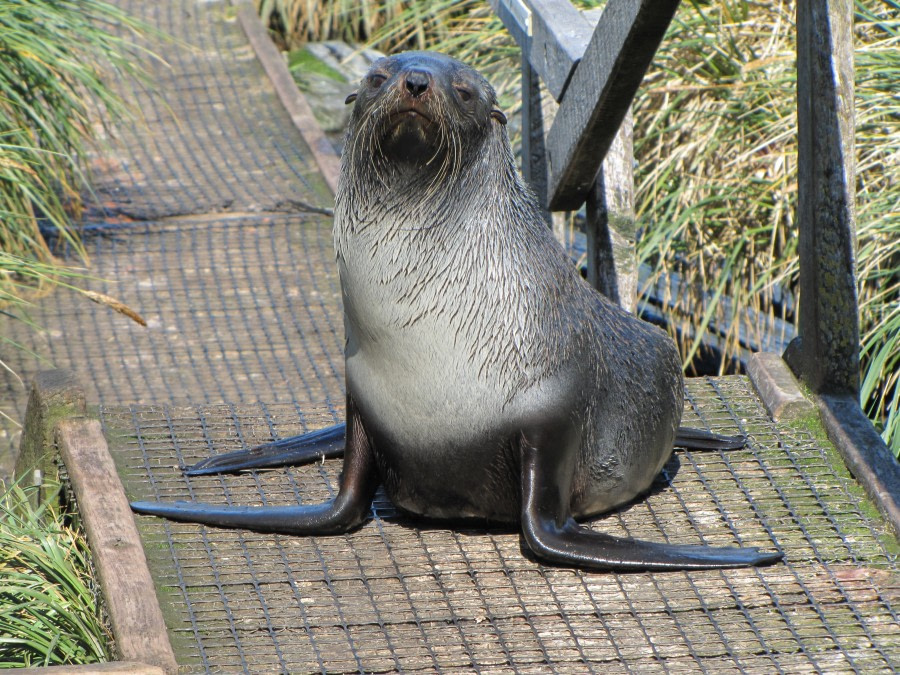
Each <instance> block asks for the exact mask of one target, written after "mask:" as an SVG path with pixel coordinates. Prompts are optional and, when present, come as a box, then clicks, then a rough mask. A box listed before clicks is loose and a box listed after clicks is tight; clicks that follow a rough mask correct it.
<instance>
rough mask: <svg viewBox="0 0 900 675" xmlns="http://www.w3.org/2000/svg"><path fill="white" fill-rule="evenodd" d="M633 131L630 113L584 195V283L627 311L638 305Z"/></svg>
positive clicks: (631, 310) (632, 310)
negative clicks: (585, 196) (585, 199)
mask: <svg viewBox="0 0 900 675" xmlns="http://www.w3.org/2000/svg"><path fill="white" fill-rule="evenodd" d="M632 127H633V125H632V119H631V114H630V112H629V114H628V115H626V117H625V119H624V120H623V122H622V126H621V127H620V128H619V132H618V133H617V134H616V136H615V138H614V139H613V143H612V145H611V146H610V149H609V152H607V153H606V157H605V158H604V159H603V164H602V165H601V167H600V172H599V173H598V174H597V179H596V181H594V186H593V187H592V188H591V190H590V191H589V192H588V199H587V205H586V206H587V208H586V210H585V216H586V219H585V234H586V235H587V258H588V259H587V272H588V282H589V283H590V284H591V285H592V286H593V287H594V288H596V289H597V290H598V291H600V292H601V293H603V294H604V295H605V296H606V297H608V298H609V299H610V300H612V301H613V302H616V303H618V304H619V305H620V306H621V307H622V308H623V309H625V310H627V311H629V312H634V310H635V307H636V305H637V255H636V254H635V220H634V142H633V135H634V134H633V128H632Z"/></svg>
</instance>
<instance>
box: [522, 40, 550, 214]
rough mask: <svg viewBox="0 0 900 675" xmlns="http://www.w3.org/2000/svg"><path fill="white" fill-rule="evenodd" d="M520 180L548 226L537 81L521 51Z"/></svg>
mask: <svg viewBox="0 0 900 675" xmlns="http://www.w3.org/2000/svg"><path fill="white" fill-rule="evenodd" d="M522 178H524V179H525V182H526V183H528V185H529V186H531V189H532V190H534V194H535V196H536V197H537V199H538V203H539V204H540V205H541V215H543V216H544V220H545V221H546V223H547V227H552V221H551V218H550V212H549V211H548V210H547V152H546V148H545V145H544V112H543V108H542V106H541V81H540V79H539V78H538V74H537V72H536V71H535V70H534V69H533V68H532V67H531V64H529V62H528V58H527V56H526V55H525V52H524V51H523V52H522Z"/></svg>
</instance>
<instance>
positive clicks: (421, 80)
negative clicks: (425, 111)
mask: <svg viewBox="0 0 900 675" xmlns="http://www.w3.org/2000/svg"><path fill="white" fill-rule="evenodd" d="M405 80H406V91H408V92H409V93H410V94H411V95H412V97H413V98H419V97H420V96H421V95H422V94H424V93H425V92H426V91H428V87H429V85H430V84H431V76H430V75H429V74H428V73H426V72H424V71H421V70H411V71H409V72H408V73H406V77H405Z"/></svg>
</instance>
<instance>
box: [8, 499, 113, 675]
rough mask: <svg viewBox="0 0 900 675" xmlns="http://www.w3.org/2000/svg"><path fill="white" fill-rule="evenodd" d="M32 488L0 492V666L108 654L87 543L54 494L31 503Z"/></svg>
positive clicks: (92, 660)
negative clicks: (69, 521)
mask: <svg viewBox="0 0 900 675" xmlns="http://www.w3.org/2000/svg"><path fill="white" fill-rule="evenodd" d="M37 489H38V488H29V489H23V488H21V487H19V486H13V487H12V488H10V489H8V490H6V491H5V492H3V493H2V494H0V668H15V667H26V666H32V667H34V666H50V665H61V664H79V663H96V662H100V661H107V660H109V656H110V655H109V652H108V647H107V645H108V644H110V642H111V635H110V633H109V631H108V629H107V627H106V625H105V624H104V621H103V619H102V613H101V611H100V607H99V599H98V593H97V590H96V588H95V587H94V584H93V581H92V579H91V577H90V575H89V573H88V570H89V569H90V553H89V551H88V549H87V544H86V542H85V540H84V538H83V535H82V534H81V532H80V531H79V530H78V529H76V528H73V527H72V526H71V525H70V524H68V523H67V516H66V514H65V513H63V512H62V511H61V510H59V509H58V508H56V507H54V506H53V504H54V503H57V496H55V495H52V496H51V497H50V498H49V499H48V500H47V501H46V502H45V503H44V504H43V505H42V506H39V507H35V506H33V505H32V502H31V497H33V494H31V493H32V491H36V490H37ZM44 489H45V490H46V489H47V488H46V486H45V487H44ZM50 492H53V491H52V490H51V491H50ZM57 492H58V490H57Z"/></svg>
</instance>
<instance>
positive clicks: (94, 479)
mask: <svg viewBox="0 0 900 675" xmlns="http://www.w3.org/2000/svg"><path fill="white" fill-rule="evenodd" d="M56 434H57V436H56V437H57V443H58V445H59V450H60V454H61V455H62V459H63V461H64V462H65V464H66V468H67V469H68V472H69V480H70V481H71V484H72V488H73V489H74V491H75V497H76V499H77V500H78V509H79V511H80V513H81V516H82V521H83V522H84V528H85V531H86V534H87V539H88V544H89V545H90V549H91V554H92V556H93V559H94V565H95V568H96V570H97V576H98V577H99V580H100V586H101V588H102V589H103V597H104V600H105V602H106V608H107V611H108V613H109V620H110V624H111V626H112V631H113V635H114V636H115V640H116V650H117V652H118V655H119V657H120V658H121V659H123V660H125V661H137V662H141V663H146V664H149V665H152V666H158V667H160V668H162V669H163V670H165V671H166V672H175V670H177V668H178V664H177V663H176V661H175V654H174V652H173V651H172V645H171V644H170V642H169V636H168V634H167V633H166V625H165V623H164V621H163V616H162V611H161V610H160V607H159V602H158V600H157V597H156V591H155V589H154V586H153V579H152V578H151V577H150V570H149V569H148V567H147V559H146V558H145V557H144V549H143V548H142V546H141V540H140V537H139V536H138V531H137V527H136V526H135V523H134V516H133V515H132V513H131V508H130V507H129V506H128V499H127V498H126V497H125V489H124V488H123V487H122V482H121V481H120V480H119V476H118V474H117V473H116V469H115V466H114V464H113V460H112V457H111V456H110V454H109V448H108V446H107V444H106V439H105V438H104V436H103V432H102V430H101V428H100V422H99V421H97V420H94V419H78V418H74V419H67V420H63V421H61V422H59V424H58V425H57V427H56Z"/></svg>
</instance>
